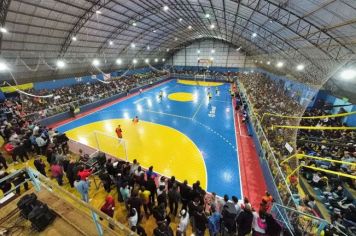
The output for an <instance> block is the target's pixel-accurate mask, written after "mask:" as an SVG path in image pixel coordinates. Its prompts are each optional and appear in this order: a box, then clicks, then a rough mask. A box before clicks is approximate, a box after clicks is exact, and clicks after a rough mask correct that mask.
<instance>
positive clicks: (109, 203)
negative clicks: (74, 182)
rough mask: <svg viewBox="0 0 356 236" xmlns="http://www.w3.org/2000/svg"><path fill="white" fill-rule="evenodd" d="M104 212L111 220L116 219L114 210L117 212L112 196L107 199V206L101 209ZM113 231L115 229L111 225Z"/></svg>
mask: <svg viewBox="0 0 356 236" xmlns="http://www.w3.org/2000/svg"><path fill="white" fill-rule="evenodd" d="M100 210H101V211H102V212H104V213H105V214H107V215H108V216H110V217H111V218H113V217H114V210H115V200H114V198H113V197H112V196H110V195H108V196H107V197H106V199H105V204H104V205H103V206H102V207H101V208H100ZM109 227H110V228H111V229H113V228H114V226H113V225H112V224H109Z"/></svg>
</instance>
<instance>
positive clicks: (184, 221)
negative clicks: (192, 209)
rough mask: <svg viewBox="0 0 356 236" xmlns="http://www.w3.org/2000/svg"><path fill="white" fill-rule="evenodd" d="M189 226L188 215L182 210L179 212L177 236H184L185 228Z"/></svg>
mask: <svg viewBox="0 0 356 236" xmlns="http://www.w3.org/2000/svg"><path fill="white" fill-rule="evenodd" d="M188 224H189V213H188V211H187V210H186V209H182V210H181V211H180V220H179V225H178V228H177V233H176V235H177V236H186V235H187V233H186V231H187V228H188Z"/></svg>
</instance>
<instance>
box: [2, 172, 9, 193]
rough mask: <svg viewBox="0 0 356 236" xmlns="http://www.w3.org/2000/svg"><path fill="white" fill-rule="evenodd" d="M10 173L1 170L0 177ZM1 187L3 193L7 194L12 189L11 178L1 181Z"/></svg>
mask: <svg viewBox="0 0 356 236" xmlns="http://www.w3.org/2000/svg"><path fill="white" fill-rule="evenodd" d="M8 175H9V173H7V172H5V171H0V179H2V178H5V177H6V176H8ZM0 189H1V191H2V193H3V195H5V193H7V194H8V192H9V191H10V189H11V182H10V181H9V180H5V181H3V182H1V183H0Z"/></svg>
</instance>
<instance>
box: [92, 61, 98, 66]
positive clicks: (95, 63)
mask: <svg viewBox="0 0 356 236" xmlns="http://www.w3.org/2000/svg"><path fill="white" fill-rule="evenodd" d="M92 64H93V66H99V65H100V61H99V60H98V59H94V60H93V62H92Z"/></svg>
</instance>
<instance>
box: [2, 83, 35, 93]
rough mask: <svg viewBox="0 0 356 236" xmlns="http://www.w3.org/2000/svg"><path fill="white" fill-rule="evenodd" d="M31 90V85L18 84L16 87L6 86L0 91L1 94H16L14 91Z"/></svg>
mask: <svg viewBox="0 0 356 236" xmlns="http://www.w3.org/2000/svg"><path fill="white" fill-rule="evenodd" d="M32 88H33V83H27V84H20V85H16V86H6V87H1V88H0V89H1V91H2V92H3V93H12V92H16V89H18V90H27V89H32Z"/></svg>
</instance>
